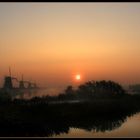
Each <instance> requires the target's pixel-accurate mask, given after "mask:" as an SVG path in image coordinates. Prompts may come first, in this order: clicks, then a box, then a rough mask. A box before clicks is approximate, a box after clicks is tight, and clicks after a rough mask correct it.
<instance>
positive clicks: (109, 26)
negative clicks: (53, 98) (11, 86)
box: [0, 2, 140, 88]
mask: <svg viewBox="0 0 140 140" xmlns="http://www.w3.org/2000/svg"><path fill="white" fill-rule="evenodd" d="M139 25H140V3H47V2H46V3H0V32H1V33H0V82H1V85H2V83H3V78H4V76H5V75H7V74H8V67H9V66H10V67H11V69H12V75H13V76H15V77H17V78H19V79H20V78H21V74H24V79H27V80H34V81H36V82H37V83H38V84H39V85H40V86H46V87H53V88H55V87H62V88H63V87H64V88H65V87H66V86H67V85H69V84H72V85H77V84H80V83H83V82H85V81H88V80H101V79H105V80H108V79H111V80H114V81H117V82H119V83H121V84H128V83H130V84H131V83H139V82H140V63H139V60H140V39H139V36H140V26H139ZM76 74H80V75H81V77H82V78H81V80H79V81H78V82H77V80H75V78H74V77H75V75H76Z"/></svg>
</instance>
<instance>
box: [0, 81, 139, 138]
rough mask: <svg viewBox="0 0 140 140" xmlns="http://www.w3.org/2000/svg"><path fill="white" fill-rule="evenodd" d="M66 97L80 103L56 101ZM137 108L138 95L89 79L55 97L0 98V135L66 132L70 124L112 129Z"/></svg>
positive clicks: (97, 128) (89, 129) (35, 134)
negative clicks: (76, 87) (75, 88)
mask: <svg viewBox="0 0 140 140" xmlns="http://www.w3.org/2000/svg"><path fill="white" fill-rule="evenodd" d="M101 83H102V84H101ZM103 85H104V86H103ZM109 85H110V87H109ZM97 93H98V94H97ZM8 97H9V96H8ZM68 100H79V101H81V102H77V103H67V102H65V103H59V101H68ZM53 101H56V102H55V104H52V102H53ZM139 111H140V96H139V95H128V94H127V93H125V91H124V90H123V88H122V87H121V86H120V85H119V84H117V83H114V82H108V81H107V82H106V81H101V82H98V83H96V82H94V81H93V82H88V83H85V84H84V85H80V86H79V88H78V89H77V90H73V88H72V86H68V87H67V88H66V90H65V93H62V94H60V95H59V96H56V97H50V96H46V97H34V98H32V99H30V100H23V99H22V100H21V99H14V100H11V99H10V98H7V99H6V98H0V136H14V137H17V136H21V137H25V136H32V137H33V136H34V137H35V136H46V137H48V136H52V135H55V134H60V133H68V131H69V129H70V128H71V127H74V128H82V129H85V130H88V131H91V130H96V131H106V130H112V129H115V128H117V127H119V126H121V124H122V123H123V122H125V120H126V118H127V116H131V115H133V114H135V113H137V112H139Z"/></svg>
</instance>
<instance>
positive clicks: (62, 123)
mask: <svg viewBox="0 0 140 140" xmlns="http://www.w3.org/2000/svg"><path fill="white" fill-rule="evenodd" d="M42 108H43V106H42ZM35 109H36V108H35ZM34 111H35V110H34ZM44 111H47V110H44ZM21 112H24V113H26V112H28V119H27V118H26V117H25V116H27V114H26V115H25V116H23V115H22V113H21ZM21 112H20V113H21V116H22V117H23V118H24V119H22V117H21V118H19V116H18V114H17V116H18V117H17V116H15V117H14V122H8V121H5V122H0V132H1V133H0V136H6V137H7V136H14V137H19V136H20V137H26V136H28V137H36V136H39V137H55V136H57V135H61V134H69V132H70V129H71V128H79V129H84V130H85V131H89V132H91V131H94V132H106V131H112V130H114V129H117V128H119V127H120V126H121V125H122V124H123V123H124V122H125V121H126V120H127V117H128V116H131V115H133V113H130V112H129V113H128V114H115V115H114V114H110V115H98V116H97V115H94V114H91V115H89V114H87V113H86V112H78V114H79V113H80V114H81V115H80V116H81V117H80V116H79V115H77V113H76V112H74V114H73V112H72V113H70V112H61V113H60V112H57V111H52V110H49V111H48V113H49V114H46V115H45V112H44V114H42V113H41V112H40V113H41V114H42V116H41V115H39V114H36V115H34V113H33V112H30V113H29V110H24V111H21ZM54 112H55V113H56V114H54Z"/></svg>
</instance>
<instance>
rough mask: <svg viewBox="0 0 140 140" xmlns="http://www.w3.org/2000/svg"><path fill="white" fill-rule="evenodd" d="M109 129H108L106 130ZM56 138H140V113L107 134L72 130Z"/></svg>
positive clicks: (77, 129)
mask: <svg viewBox="0 0 140 140" xmlns="http://www.w3.org/2000/svg"><path fill="white" fill-rule="evenodd" d="M106 129H107V128H106ZM53 137H56V138H81V137H82V138H83V137H86V138H94V137H97V138H101V137H117V138H118V137H140V113H137V114H135V115H133V116H131V117H128V118H127V120H126V121H125V122H124V123H122V124H121V126H120V127H118V128H115V129H112V130H105V132H101V131H98V132H96V130H91V131H90V130H89V131H88V130H85V129H80V128H70V130H69V131H68V133H61V134H60V135H53Z"/></svg>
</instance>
